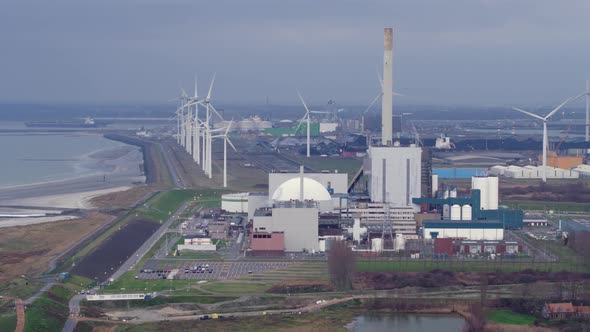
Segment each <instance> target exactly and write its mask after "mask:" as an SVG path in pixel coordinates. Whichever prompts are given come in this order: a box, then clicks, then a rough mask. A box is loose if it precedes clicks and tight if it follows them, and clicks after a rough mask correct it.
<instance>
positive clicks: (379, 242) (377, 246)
mask: <svg viewBox="0 0 590 332" xmlns="http://www.w3.org/2000/svg"><path fill="white" fill-rule="evenodd" d="M371 251H372V252H382V251H383V239H382V238H374V239H371Z"/></svg>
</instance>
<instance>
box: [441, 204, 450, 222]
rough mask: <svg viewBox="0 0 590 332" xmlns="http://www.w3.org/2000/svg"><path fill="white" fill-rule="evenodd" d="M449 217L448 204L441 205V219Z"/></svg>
mask: <svg viewBox="0 0 590 332" xmlns="http://www.w3.org/2000/svg"><path fill="white" fill-rule="evenodd" d="M450 217H451V206H450V205H449V204H445V205H443V219H449V218H450Z"/></svg>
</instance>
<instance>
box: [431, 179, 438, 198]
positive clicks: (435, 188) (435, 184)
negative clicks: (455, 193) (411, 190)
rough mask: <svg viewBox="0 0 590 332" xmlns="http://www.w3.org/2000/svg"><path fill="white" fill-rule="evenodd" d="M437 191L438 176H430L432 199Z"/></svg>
mask: <svg viewBox="0 0 590 332" xmlns="http://www.w3.org/2000/svg"><path fill="white" fill-rule="evenodd" d="M437 190H438V174H432V197H435V196H436V191H437Z"/></svg>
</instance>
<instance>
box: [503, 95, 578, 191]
mask: <svg viewBox="0 0 590 332" xmlns="http://www.w3.org/2000/svg"><path fill="white" fill-rule="evenodd" d="M578 98H579V97H578ZM572 99H575V98H574V97H570V98H568V99H566V100H565V101H564V102H563V103H561V104H559V106H557V107H556V108H554V109H553V110H552V111H551V112H549V114H547V115H546V116H545V117H542V116H539V115H537V114H534V113H530V112H527V111H525V110H522V109H520V108H516V107H512V109H514V110H516V111H519V112H521V113H524V114H526V115H528V116H532V117H533V118H535V119H539V120H541V121H543V182H547V144H548V140H549V137H548V136H547V121H549V118H551V117H552V116H553V114H555V113H556V112H557V111H559V110H560V109H561V108H562V107H563V106H565V104H567V103H569V102H570V101H571V100H572Z"/></svg>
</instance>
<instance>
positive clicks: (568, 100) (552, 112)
mask: <svg viewBox="0 0 590 332" xmlns="http://www.w3.org/2000/svg"><path fill="white" fill-rule="evenodd" d="M571 100H572V97H569V98H568V99H566V100H565V101H564V102H563V103H561V104H559V106H557V107H556V108H555V109H554V110H553V111H551V113H549V114H547V115H546V116H545V120H548V119H549V118H550V117H552V116H553V114H555V112H557V111H559V109H560V108H562V107H563V106H565V104H567V103H569V102H570V101H571Z"/></svg>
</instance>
